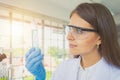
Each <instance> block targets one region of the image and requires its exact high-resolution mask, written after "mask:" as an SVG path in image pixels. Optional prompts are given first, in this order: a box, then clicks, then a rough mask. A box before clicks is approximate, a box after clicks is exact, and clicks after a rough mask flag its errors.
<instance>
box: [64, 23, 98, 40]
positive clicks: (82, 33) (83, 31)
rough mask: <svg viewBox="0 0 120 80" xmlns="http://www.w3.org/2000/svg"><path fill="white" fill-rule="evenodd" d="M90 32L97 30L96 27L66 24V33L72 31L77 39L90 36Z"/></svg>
mask: <svg viewBox="0 0 120 80" xmlns="http://www.w3.org/2000/svg"><path fill="white" fill-rule="evenodd" d="M89 32H97V31H96V30H94V29H88V28H82V27H77V26H73V25H66V26H65V34H68V33H71V34H72V35H73V36H74V38H76V39H86V38H88V37H89V35H90V34H89Z"/></svg>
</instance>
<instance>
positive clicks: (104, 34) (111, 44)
mask: <svg viewBox="0 0 120 80" xmlns="http://www.w3.org/2000/svg"><path fill="white" fill-rule="evenodd" d="M74 13H76V14H78V15H79V16H80V17H81V18H83V19H84V20H86V21H87V22H88V23H90V24H91V25H92V27H93V28H94V29H96V30H97V33H98V34H99V35H100V37H101V41H102V43H101V45H100V47H99V51H100V53H101V55H102V56H103V57H104V58H105V60H106V61H107V62H108V63H110V64H113V65H115V66H117V67H119V68H120V47H119V43H118V35H117V30H116V25H115V22H114V19H113V16H112V15H111V13H110V11H109V10H108V9H107V8H106V7H105V6H104V5H102V4H99V3H82V4H80V5H78V6H77V7H76V8H75V9H74V10H73V11H72V13H71V15H70V17H71V16H72V15H73V14H74Z"/></svg>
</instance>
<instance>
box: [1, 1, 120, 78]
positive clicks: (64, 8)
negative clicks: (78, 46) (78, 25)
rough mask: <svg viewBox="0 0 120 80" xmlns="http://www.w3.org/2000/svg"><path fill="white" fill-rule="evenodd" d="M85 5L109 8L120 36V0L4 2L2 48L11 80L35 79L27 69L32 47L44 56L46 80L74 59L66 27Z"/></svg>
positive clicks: (2, 3) (2, 11)
mask: <svg viewBox="0 0 120 80" xmlns="http://www.w3.org/2000/svg"><path fill="white" fill-rule="evenodd" d="M83 2H89V3H94V2H97V3H102V4H104V5H105V6H107V7H108V8H109V10H110V11H111V13H112V15H113V17H114V20H115V23H116V27H117V30H118V36H119V37H120V8H119V7H120V0H63V1H62V0H0V49H2V50H3V53H5V54H6V55H7V58H6V59H5V60H3V63H4V64H6V65H8V66H9V72H8V73H7V74H8V75H9V76H8V78H7V80H8V79H9V80H34V77H33V76H32V75H31V74H30V73H29V72H28V71H27V69H26V68H25V54H26V52H27V51H28V49H30V48H31V47H32V46H38V47H39V48H41V50H42V52H43V53H44V55H45V57H44V61H43V62H44V65H45V68H46V71H47V79H46V80H50V77H51V74H52V73H53V72H54V71H55V69H56V67H57V66H58V65H59V63H60V62H61V61H63V60H65V59H67V58H69V56H70V55H69V54H68V48H67V41H66V38H65V35H64V28H63V25H66V24H68V22H69V15H70V13H71V11H72V10H73V9H74V8H75V7H76V6H77V5H78V4H80V3H83ZM119 42H120V38H119ZM3 79H4V80H5V78H0V80H3Z"/></svg>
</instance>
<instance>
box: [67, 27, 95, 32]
mask: <svg viewBox="0 0 120 80" xmlns="http://www.w3.org/2000/svg"><path fill="white" fill-rule="evenodd" d="M67 26H68V27H73V28H77V29H81V30H83V31H91V32H97V31H96V30H94V29H88V28H82V27H78V26H74V25H67Z"/></svg>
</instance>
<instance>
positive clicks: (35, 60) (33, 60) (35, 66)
mask: <svg viewBox="0 0 120 80" xmlns="http://www.w3.org/2000/svg"><path fill="white" fill-rule="evenodd" d="M43 57H44V56H43V54H41V51H40V49H36V48H31V49H30V50H29V51H28V52H27V54H26V65H25V66H26V68H27V69H28V70H29V71H30V72H31V73H32V74H33V75H34V76H35V77H36V80H45V78H46V71H45V68H44V65H43V63H42V60H43Z"/></svg>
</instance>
